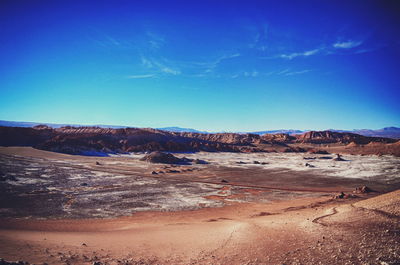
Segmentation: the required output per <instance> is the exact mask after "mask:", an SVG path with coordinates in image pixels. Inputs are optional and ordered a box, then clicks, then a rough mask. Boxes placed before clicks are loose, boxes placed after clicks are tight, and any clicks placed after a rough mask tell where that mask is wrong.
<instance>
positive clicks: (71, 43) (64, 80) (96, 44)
mask: <svg viewBox="0 0 400 265" xmlns="http://www.w3.org/2000/svg"><path fill="white" fill-rule="evenodd" d="M399 13H400V4H396V1H384V0H383V1H380V0H376V1H133V0H132V1H93V2H91V1H18V0H17V1H2V2H1V4H0V33H1V35H0V36H1V39H0V103H1V104H0V119H2V120H16V121H35V122H53V123H74V124H77V123H81V124H113V125H127V126H137V127H164V126H181V127H191V128H196V129H200V130H208V131H255V130H264V129H289V128H295V129H329V128H335V129H354V128H373V129H376V128H382V127H385V126H400V104H399V102H400V100H399V99H400V87H399V85H400V75H399V69H400V19H399V18H398V17H399V16H398V14H399Z"/></svg>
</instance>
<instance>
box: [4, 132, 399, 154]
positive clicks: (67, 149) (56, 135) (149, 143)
mask: <svg viewBox="0 0 400 265" xmlns="http://www.w3.org/2000/svg"><path fill="white" fill-rule="evenodd" d="M395 142H396V140H393V139H389V138H376V137H365V136H361V135H357V134H352V133H338V132H330V131H322V132H314V131H313V132H308V133H305V134H302V135H297V136H290V135H287V134H274V135H272V134H271V135H270V134H264V135H261V136H260V135H257V134H237V133H216V134H204V133H188V132H167V131H162V130H156V129H151V128H146V129H140V128H123V129H111V128H100V127H72V126H65V127H61V128H57V129H53V128H50V127H48V126H42V125H39V126H36V127H34V128H21V127H0V145H2V146H33V147H35V148H38V149H42V150H48V151H55V152H61V153H68V154H87V155H90V154H91V155H101V154H102V153H103V154H104V153H114V152H144V151H171V152H196V151H207V152H215V151H225V152H265V151H271V150H280V151H285V152H305V151H306V149H304V148H302V147H299V146H295V144H296V143H300V144H303V143H307V144H321V143H324V144H328V143H334V144H347V143H355V144H356V146H355V148H358V146H359V145H362V146H365V147H368V148H367V149H368V150H372V151H373V152H375V150H376V152H379V153H382V154H395V155H397V154H400V151H399V150H400V146H399V145H400V144H399V142H396V143H395ZM368 143H370V144H369V145H367V144H368ZM388 143H393V144H388ZM350 147H351V146H350ZM372 151H371V152H372Z"/></svg>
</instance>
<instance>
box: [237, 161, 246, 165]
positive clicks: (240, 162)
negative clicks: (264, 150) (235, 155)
mask: <svg viewBox="0 0 400 265" xmlns="http://www.w3.org/2000/svg"><path fill="white" fill-rule="evenodd" d="M236 164H239V165H243V164H247V163H246V162H243V161H239V162H236Z"/></svg>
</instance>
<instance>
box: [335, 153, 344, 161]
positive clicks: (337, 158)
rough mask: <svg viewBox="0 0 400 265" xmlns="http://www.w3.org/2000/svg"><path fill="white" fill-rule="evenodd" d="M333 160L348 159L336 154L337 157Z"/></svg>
mask: <svg viewBox="0 0 400 265" xmlns="http://www.w3.org/2000/svg"><path fill="white" fill-rule="evenodd" d="M333 160H335V161H346V160H345V159H343V158H342V156H341V155H340V154H336V158H334V159H333Z"/></svg>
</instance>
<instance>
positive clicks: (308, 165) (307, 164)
mask: <svg viewBox="0 0 400 265" xmlns="http://www.w3.org/2000/svg"><path fill="white" fill-rule="evenodd" d="M305 166H306V167H315V166H314V165H311V164H309V163H306V164H305Z"/></svg>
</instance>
